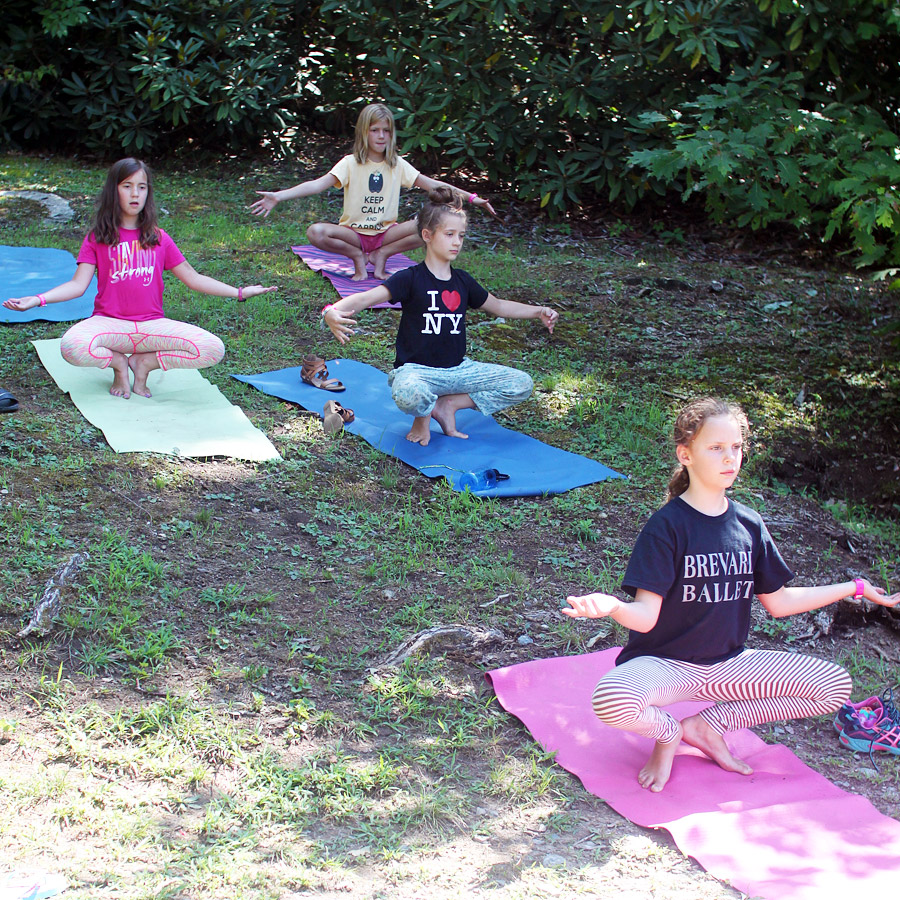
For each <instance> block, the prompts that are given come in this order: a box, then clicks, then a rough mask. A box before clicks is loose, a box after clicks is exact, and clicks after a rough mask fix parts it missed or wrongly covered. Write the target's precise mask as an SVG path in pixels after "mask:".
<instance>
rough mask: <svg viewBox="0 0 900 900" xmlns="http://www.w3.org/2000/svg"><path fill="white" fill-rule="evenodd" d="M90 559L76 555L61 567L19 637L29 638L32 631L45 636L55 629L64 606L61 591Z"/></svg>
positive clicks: (48, 583) (84, 555)
mask: <svg viewBox="0 0 900 900" xmlns="http://www.w3.org/2000/svg"><path fill="white" fill-rule="evenodd" d="M89 559H90V557H89V556H88V554H87V553H76V554H75V555H74V556H73V557H72V558H71V559H70V560H69V561H68V562H67V563H66V564H65V565H63V566H61V567H60V568H59V569H58V570H57V571H56V573H55V574H54V575H53V576H51V578H50V580H49V581H48V582H47V585H46V587H45V588H44V593H43V594H42V595H41V597H40V598H39V599H38V601H37V602H36V603H35V605H34V611H33V612H32V613H31V619H29V621H28V624H27V625H26V626H25V627H24V628H23V629H22V630H21V631H20V632H19V633H18V635H17V637H20V638H21V637H27V636H28V635H29V634H31V632H32V631H36V632H37V633H38V634H40V635H41V636H43V635H45V634H47V633H48V632H49V631H50V629H51V628H53V620H54V619H55V618H56V614H57V613H58V612H59V610H60V607H61V606H62V593H61V589H62V588H64V587H65V586H66V584H67V583H69V582H70V581H71V580H73V579H74V578H75V575H76V573H77V572H78V569H79V567H80V566H81V565H82V564H83V563H86V562H87V561H88V560H89Z"/></svg>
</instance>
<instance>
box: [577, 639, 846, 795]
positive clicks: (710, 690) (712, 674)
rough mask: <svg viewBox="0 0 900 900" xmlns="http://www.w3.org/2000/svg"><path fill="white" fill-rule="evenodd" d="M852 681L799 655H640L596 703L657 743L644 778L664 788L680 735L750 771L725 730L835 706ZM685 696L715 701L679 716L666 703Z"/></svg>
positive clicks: (616, 673) (615, 674) (616, 724)
mask: <svg viewBox="0 0 900 900" xmlns="http://www.w3.org/2000/svg"><path fill="white" fill-rule="evenodd" d="M851 687H852V685H851V681H850V676H849V675H848V674H847V673H846V672H845V671H844V669H842V668H841V667H840V666H838V665H837V664H835V663H832V662H829V661H827V660H822V659H818V658H816V657H814V656H806V655H804V654H800V653H785V652H782V651H777V650H744V651H742V652H741V653H739V654H738V655H737V656H734V657H732V658H731V659H727V660H724V661H723V662H719V663H712V664H711V665H702V666H701V665H696V664H694V663H685V662H681V661H679V660H670V659H660V658H658V657H653V656H641V657H637V658H635V659H630V660H628V662H626V663H623V664H622V665H621V666H616V667H615V668H614V669H613V670H612V671H610V672H608V673H607V674H606V675H604V677H603V678H602V679H601V680H600V683H599V684H598V685H597V688H596V690H595V691H594V695H593V698H592V703H593V708H594V712H595V713H596V715H597V716H598V717H599V718H600V720H601V721H602V722H604V723H605V724H607V725H610V726H611V727H613V728H621V729H624V730H626V731H632V732H635V733H636V734H640V735H643V736H644V737H648V738H652V739H653V740H654V741H655V742H656V744H655V746H654V748H653V752H652V753H651V755H650V758H649V759H648V760H647V763H646V764H645V765H644V767H643V768H642V769H641V771H640V773H639V775H638V781H639V783H640V784H641V786H642V787H645V788H647V789H649V790H651V791H661V790H662V789H663V788H664V787H665V786H666V782H667V781H668V780H669V776H670V775H671V771H672V764H673V761H674V759H675V754H676V751H677V749H678V745H679V743H680V742H681V741H684V742H685V743H688V744H690V745H691V746H693V747H697V748H698V749H699V750H701V751H702V752H703V753H704V754H706V755H707V756H708V757H710V759H712V760H713V761H714V762H715V763H717V764H718V765H719V766H721V767H722V768H723V769H726V770H727V771H729V772H738V773H740V774H742V775H749V774H751V772H752V769H751V768H750V766H749V765H748V764H747V763H746V762H744V761H743V760H741V759H738V758H737V757H735V756H733V755H732V754H731V751H730V750H729V749H728V747H727V745H726V744H725V739H724V735H725V733H726V732H728V731H737V730H738V729H740V728H749V727H751V726H752V725H759V724H761V723H763V722H776V721H780V720H784V719H796V718H803V717H806V716H817V715H823V714H825V713H830V712H834V710H836V709H838V707H840V705H841V704H842V703H843V702H844V701H845V700H846V699H847V697H849V696H850V690H851ZM684 700H708V701H709V700H711V701H715V704H714V705H713V706H709V707H707V708H706V709H703V710H701V711H700V712H699V713H697V715H694V716H689V717H688V718H686V719H684V720H683V721H681V722H679V721H678V720H677V719H675V718H674V717H673V716H672V715H671V714H670V713H669V712H667V711H666V710H665V709H663V707H665V706H668V705H670V704H672V703H677V702H679V701H684Z"/></svg>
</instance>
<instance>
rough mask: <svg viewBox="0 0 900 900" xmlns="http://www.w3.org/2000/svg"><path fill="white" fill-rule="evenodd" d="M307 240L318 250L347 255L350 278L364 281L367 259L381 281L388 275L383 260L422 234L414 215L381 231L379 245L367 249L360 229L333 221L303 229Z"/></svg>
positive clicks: (413, 243)
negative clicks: (351, 271)
mask: <svg viewBox="0 0 900 900" xmlns="http://www.w3.org/2000/svg"><path fill="white" fill-rule="evenodd" d="M306 237H307V240H308V241H309V242H310V243H311V244H312V245H313V246H314V247H318V248H319V249H320V250H325V251H327V252H328V253H337V254H339V255H341V256H346V257H348V258H349V259H350V260H351V261H352V262H353V280H354V281H364V280H365V279H366V278H367V277H368V275H367V272H366V263H367V262H371V263H372V265H373V266H374V267H375V272H374V276H375V278H377V279H379V280H380V281H384V280H385V279H386V278H387V277H388V273H387V271H386V270H385V264H386V263H387V261H388V258H389V257H391V256H393V255H394V254H395V253H405V252H406V251H407V250H415V248H416V247H421V246H422V243H423V242H422V238H420V237H419V232H418V230H417V227H416V221H415V219H411V220H410V221H408V222H401V223H399V224H397V225H392V226H391V227H390V228H388V229H387V231H385V232H384V239H383V241H382V243H381V246H380V247H378V248H377V249H376V250H373V251H371V252H369V253H367V252H366V251H365V250H364V249H363V246H362V242H361V241H360V239H359V238H360V236H359V232H357V231H354V229H352V228H346V227H345V226H343V225H332V224H331V223H329V222H316V223H315V224H314V225H310V226H309V228H307V229H306Z"/></svg>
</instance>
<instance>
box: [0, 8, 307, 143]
mask: <svg viewBox="0 0 900 900" xmlns="http://www.w3.org/2000/svg"><path fill="white" fill-rule="evenodd" d="M8 6H9V10H8V12H7V14H6V16H5V23H4V25H3V26H2V27H3V28H4V29H5V39H4V40H2V41H0V55H2V57H3V58H4V60H8V63H7V65H6V66H5V68H4V78H3V80H2V82H0V135H2V136H3V137H4V138H5V140H6V141H9V142H13V141H19V142H23V143H26V144H34V143H37V142H38V141H40V142H43V143H44V145H45V146H51V147H52V146H63V147H64V146H67V145H71V144H73V143H75V144H78V145H81V146H87V147H88V148H90V149H92V150H97V151H101V152H105V153H107V154H108V155H116V154H119V153H121V152H144V153H146V152H147V151H149V150H153V151H154V152H156V153H162V152H167V151H170V150H173V149H175V148H182V149H184V148H190V147H192V146H200V147H204V148H206V149H207V150H212V149H214V148H217V149H219V150H220V151H221V150H235V149H239V148H240V147H242V146H258V145H259V143H260V140H261V139H263V138H266V137H268V138H270V139H271V138H273V137H274V136H275V135H277V134H280V133H283V132H284V130H285V128H286V127H287V126H288V125H289V124H291V123H292V122H293V119H294V116H295V111H296V109H295V107H296V103H295V101H296V99H297V95H298V77H299V75H301V74H302V70H303V68H304V61H303V59H302V58H300V56H299V54H298V53H297V51H296V44H297V43H298V42H297V41H296V40H295V39H294V38H293V29H294V28H295V27H300V23H299V22H298V21H297V20H296V19H295V18H294V17H293V16H292V12H293V10H294V9H295V8H296V4H295V3H294V2H292V0H203V2H200V0H191V2H184V0H182V2H177V3H170V4H167V5H165V6H163V5H162V4H160V3H159V2H158V0H128V2H123V0H97V2H94V3H91V4H90V6H89V7H86V6H84V5H80V4H78V3H76V2H74V0H56V2H55V3H48V4H46V6H45V7H38V8H37V9H35V8H34V7H33V5H32V4H30V3H25V2H21V0H11V2H10V3H9V4H8ZM41 10H43V12H41ZM39 13H40V14H39ZM54 13H55V17H54ZM35 61H39V64H38V65H34V62H35Z"/></svg>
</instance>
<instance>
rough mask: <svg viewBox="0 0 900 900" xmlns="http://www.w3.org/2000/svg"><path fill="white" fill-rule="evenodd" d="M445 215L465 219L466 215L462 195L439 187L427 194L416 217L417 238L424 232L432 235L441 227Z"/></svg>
mask: <svg viewBox="0 0 900 900" xmlns="http://www.w3.org/2000/svg"><path fill="white" fill-rule="evenodd" d="M446 215H451V216H461V217H462V218H463V219H465V218H466V214H465V212H464V211H463V201H462V195H461V194H460V193H459V191H455V190H453V188H449V187H445V186H444V185H440V186H439V187H436V188H432V189H431V190H430V191H429V192H428V196H427V197H426V198H425V202H424V203H423V204H422V208H421V209H420V210H419V214H418V215H417V216H416V228H417V230H418V232H419V237H422V232H423V231H425V230H428V231H430V232H431V233H432V234H434V232H435V231H436V230H437V229H438V228H440V227H441V222H442V221H443V218H444V216H446Z"/></svg>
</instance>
